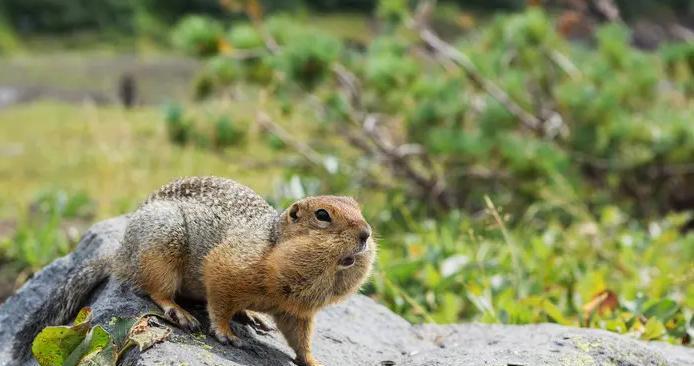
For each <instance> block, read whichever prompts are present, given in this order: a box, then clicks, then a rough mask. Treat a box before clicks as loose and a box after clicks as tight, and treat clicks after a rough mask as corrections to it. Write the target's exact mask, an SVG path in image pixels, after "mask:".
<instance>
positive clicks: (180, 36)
mask: <svg viewBox="0 0 694 366" xmlns="http://www.w3.org/2000/svg"><path fill="white" fill-rule="evenodd" d="M223 34H224V30H223V28H222V26H221V24H219V23H218V22H217V21H216V20H214V19H212V18H208V17H204V16H200V15H191V16H188V17H185V18H183V19H181V20H180V21H179V22H178V23H177V24H176V26H175V27H174V30H173V31H172V33H171V41H172V43H173V44H174V46H176V47H178V48H180V49H181V50H183V51H184V52H186V53H187V54H189V55H192V56H202V57H204V56H210V55H213V54H216V53H217V51H218V49H219V42H220V40H221V38H222V36H223Z"/></svg>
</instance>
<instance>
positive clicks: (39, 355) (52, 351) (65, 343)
mask: <svg viewBox="0 0 694 366" xmlns="http://www.w3.org/2000/svg"><path fill="white" fill-rule="evenodd" d="M88 331H89V325H88V324H87V323H81V324H78V325H75V326H73V327H67V326H59V327H46V328H45V329H43V330H42V331H41V332H40V333H39V334H38V335H37V336H36V338H35V339H34V342H33V343H32V345H31V353H32V354H33V355H34V357H35V358H36V361H38V363H39V365H41V366H62V365H63V364H64V363H65V362H66V361H67V359H68V357H69V356H70V354H71V353H72V352H73V351H74V349H75V348H76V347H77V346H78V345H79V344H80V343H82V340H84V338H85V336H86V335H87V332H88Z"/></svg>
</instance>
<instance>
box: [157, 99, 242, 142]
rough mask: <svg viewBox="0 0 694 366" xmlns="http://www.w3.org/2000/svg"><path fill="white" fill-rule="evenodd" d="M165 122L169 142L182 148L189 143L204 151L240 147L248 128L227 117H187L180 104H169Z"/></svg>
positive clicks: (165, 112)
mask: <svg viewBox="0 0 694 366" xmlns="http://www.w3.org/2000/svg"><path fill="white" fill-rule="evenodd" d="M164 122H165V123H166V129H167V133H168V136H169V140H170V141H171V142H172V143H174V144H176V145H180V146H184V145H187V144H189V143H193V144H195V145H196V146H197V147H199V148H203V149H210V148H213V147H214V148H216V149H223V148H227V147H231V146H238V145H239V144H241V143H242V142H243V140H244V137H245V136H246V133H247V126H246V125H244V124H240V123H237V122H235V121H233V120H232V119H231V118H230V117H229V116H227V115H221V116H220V115H216V114H215V115H208V116H205V117H204V118H200V117H198V116H192V115H186V113H185V111H184V109H183V107H182V106H181V105H179V104H175V103H174V104H169V105H168V106H167V107H166V108H165V110H164Z"/></svg>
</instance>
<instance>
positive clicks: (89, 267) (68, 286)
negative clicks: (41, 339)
mask: <svg viewBox="0 0 694 366" xmlns="http://www.w3.org/2000/svg"><path fill="white" fill-rule="evenodd" d="M111 262H112V258H111V257H106V258H98V259H95V260H92V261H90V262H88V263H87V264H86V265H83V266H79V267H76V268H74V269H73V270H72V271H70V272H69V273H68V274H67V276H66V278H65V283H64V284H63V285H62V286H57V287H56V288H54V289H53V291H52V292H51V293H50V295H48V297H47V298H46V300H45V302H44V303H43V306H41V308H39V309H38V310H37V311H36V312H35V313H34V314H27V315H26V321H25V323H24V324H23V325H22V328H21V329H20V330H19V331H18V332H17V333H16V337H15V342H14V345H13V346H12V347H13V348H12V353H13V356H14V358H15V359H16V360H17V361H22V360H26V359H28V358H29V356H31V353H30V350H31V343H32V342H33V340H34V338H35V337H36V335H37V334H38V333H39V332H40V331H41V330H42V329H43V328H45V327H46V326H49V325H57V324H66V323H67V322H69V321H71V320H72V319H71V317H73V316H75V314H76V313H77V311H78V310H79V309H80V307H81V306H82V304H84V301H85V300H86V299H87V296H88V295H89V294H90V293H91V292H92V290H93V289H94V288H95V287H96V286H97V285H99V284H100V283H101V282H102V281H103V280H104V279H106V277H108V275H109V273H110V268H111Z"/></svg>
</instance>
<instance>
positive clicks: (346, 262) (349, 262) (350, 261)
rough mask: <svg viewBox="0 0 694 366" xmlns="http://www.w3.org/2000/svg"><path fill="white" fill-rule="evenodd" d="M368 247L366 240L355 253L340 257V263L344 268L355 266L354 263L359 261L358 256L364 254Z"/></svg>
mask: <svg viewBox="0 0 694 366" xmlns="http://www.w3.org/2000/svg"><path fill="white" fill-rule="evenodd" d="M368 248H369V244H368V243H366V242H364V243H362V244H360V245H359V247H358V248H357V250H356V251H355V252H354V253H352V254H350V255H346V256H344V257H342V259H340V260H339V261H338V264H339V265H340V267H342V268H349V267H351V266H353V265H354V263H356V261H357V256H359V255H361V254H364V253H365V252H366V250H367V249H368Z"/></svg>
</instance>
